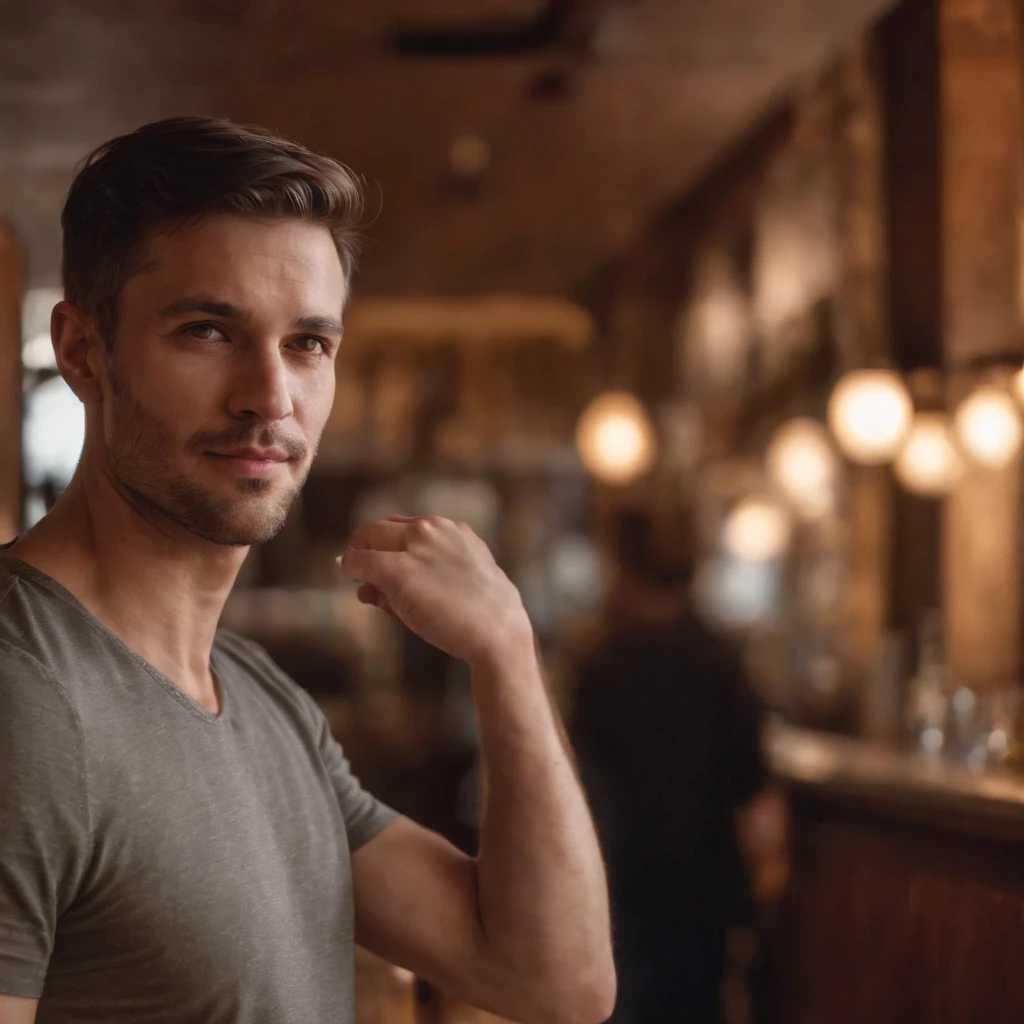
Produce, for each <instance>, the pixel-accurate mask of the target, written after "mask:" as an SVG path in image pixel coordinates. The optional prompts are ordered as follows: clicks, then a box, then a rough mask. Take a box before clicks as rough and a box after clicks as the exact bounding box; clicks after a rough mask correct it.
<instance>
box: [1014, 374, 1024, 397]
mask: <svg viewBox="0 0 1024 1024" xmlns="http://www.w3.org/2000/svg"><path fill="white" fill-rule="evenodd" d="M1013 393H1014V394H1015V395H1016V396H1017V401H1018V402H1020V403H1022V404H1024V370H1018V371H1017V372H1016V373H1015V374H1014V375H1013Z"/></svg>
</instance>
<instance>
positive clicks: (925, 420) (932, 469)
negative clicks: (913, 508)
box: [895, 412, 963, 497]
mask: <svg viewBox="0 0 1024 1024" xmlns="http://www.w3.org/2000/svg"><path fill="white" fill-rule="evenodd" d="M895 470H896V479H897V480H899V482H900V483H901V484H902V485H903V486H904V487H905V488H906V489H907V490H908V491H912V492H913V493H915V494H922V495H926V496H928V497H938V496H940V495H942V494H948V493H949V491H951V490H952V489H953V487H954V485H955V484H956V482H957V480H959V478H960V474H961V473H962V472H963V462H962V460H961V458H960V453H959V452H958V451H957V448H956V445H955V444H954V443H953V438H952V436H951V430H950V426H949V417H948V416H946V414H945V413H942V412H919V413H918V414H917V415H916V416H915V417H914V422H913V424H912V425H911V427H910V434H909V435H908V436H907V443H906V444H905V445H904V446H903V450H902V451H901V452H900V454H899V455H898V456H897V458H896V465H895Z"/></svg>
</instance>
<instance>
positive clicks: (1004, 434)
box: [956, 385, 1024, 469]
mask: <svg viewBox="0 0 1024 1024" xmlns="http://www.w3.org/2000/svg"><path fill="white" fill-rule="evenodd" d="M956 432H957V437H958V438H959V439H960V444H961V446H962V447H963V449H964V451H965V452H967V454H968V455H969V456H970V457H971V458H972V459H974V461H975V462H978V463H980V464H981V465H982V466H988V467H989V468H990V469H1000V468H1001V467H1003V466H1006V465H1008V464H1009V463H1010V461H1011V460H1012V459H1013V457H1014V456H1015V455H1016V454H1017V452H1018V451H1019V450H1020V445H1021V437H1022V433H1024V431H1022V428H1021V421H1020V414H1019V413H1018V412H1017V408H1016V406H1015V405H1014V404H1013V399H1012V398H1010V396H1009V395H1008V394H1007V393H1006V392H1005V391H1003V390H1002V389H1001V388H997V387H993V386H991V385H986V386H984V387H980V388H978V390H977V391H975V392H974V393H973V394H971V395H969V396H968V397H967V398H966V399H964V401H963V402H962V403H961V404H960V408H959V409H957V411H956Z"/></svg>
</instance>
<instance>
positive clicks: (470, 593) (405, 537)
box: [338, 515, 533, 665]
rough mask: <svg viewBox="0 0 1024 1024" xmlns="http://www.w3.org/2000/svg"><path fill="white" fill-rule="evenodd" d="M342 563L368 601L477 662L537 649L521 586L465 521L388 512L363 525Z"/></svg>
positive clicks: (426, 637) (450, 651) (443, 647)
mask: <svg viewBox="0 0 1024 1024" xmlns="http://www.w3.org/2000/svg"><path fill="white" fill-rule="evenodd" d="M338 564H339V565H340V567H341V570H342V571H343V572H344V573H345V574H346V575H347V576H351V577H353V578H354V579H356V580H358V581H359V582H360V583H361V584H362V585H361V586H360V587H359V590H358V597H359V600H360V601H362V602H363V603H364V604H374V605H376V606H377V607H378V608H382V609H383V610H384V611H386V612H388V613H390V614H391V615H393V616H394V617H395V618H396V619H398V620H399V621H400V622H403V623H404V624H405V625H406V626H408V627H409V629H411V630H412V631H413V632H414V633H416V634H418V635H419V636H421V637H422V638H423V639H424V640H426V641H427V642H428V643H431V644H433V645H434V646H435V647H439V648H440V649H441V650H442V651H445V652H447V653H448V654H450V655H452V656H453V657H456V658H461V659H462V660H463V661H467V662H469V663H470V664H471V665H472V664H475V663H478V662H482V661H486V660H488V659H493V658H495V657H499V656H501V654H502V653H503V652H504V651H508V650H510V649H512V648H521V646H522V645H523V644H527V645H529V648H530V649H532V647H533V629H532V627H531V626H530V620H529V618H528V617H527V614H526V610H525V608H524V607H523V602H522V598H521V597H520V595H519V591H518V590H516V588H515V586H514V585H513V584H512V581H511V580H510V579H509V578H508V577H507V576H506V575H505V573H504V572H502V570H501V569H500V568H499V567H498V565H497V563H496V562H495V561H494V557H493V555H492V554H491V552H490V550H489V549H488V547H487V545H486V544H485V543H484V542H483V541H482V540H481V539H480V538H479V537H478V536H477V535H476V534H475V533H474V532H473V531H472V530H471V529H470V528H469V527H468V526H467V525H466V524H465V523H454V522H452V521H451V520H450V519H441V518H438V517H436V516H428V517H411V516H397V515H396V516H388V518H387V519H382V520H380V521H379V522H376V523H372V524H370V525H369V526H365V527H363V528H362V529H360V530H357V531H356V533H355V534H354V535H353V536H352V539H351V541H350V542H349V546H348V548H347V549H346V550H345V553H344V554H343V555H342V556H341V558H339V559H338Z"/></svg>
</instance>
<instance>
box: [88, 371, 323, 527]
mask: <svg viewBox="0 0 1024 1024" xmlns="http://www.w3.org/2000/svg"><path fill="white" fill-rule="evenodd" d="M109 365H110V380H111V388H112V391H113V407H112V415H111V433H110V436H109V437H108V438H107V439H106V449H107V461H108V464H109V466H110V470H111V473H112V474H113V475H114V479H115V480H116V481H117V482H118V484H119V485H120V486H121V487H123V488H124V489H125V490H126V491H127V492H128V493H129V494H131V495H132V497H133V498H134V499H135V500H136V501H138V502H139V503H140V504H142V505H144V506H146V507H148V508H150V509H152V510H154V511H156V512H158V513H159V514H160V515H162V516H164V517H165V518H167V519H168V520H170V521H171V522H172V523H174V524H175V525H177V526H180V527H181V528H182V529H184V530H187V531H188V532H189V533H191V534H193V535H195V536H196V537H200V538H202V539H203V540H206V541H209V542H210V543H212V544H219V545H222V546H225V547H248V546H249V545H252V544H262V543H265V542H266V541H268V540H270V539H271V538H273V537H274V536H276V535H277V533H278V532H279V531H280V530H281V528H282V527H283V526H284V524H285V520H286V519H287V518H288V512H289V510H290V509H291V506H292V504H293V502H294V501H295V498H296V497H297V496H298V493H299V491H300V490H301V489H302V485H303V484H304V483H305V478H306V476H307V475H308V472H309V470H308V468H307V470H306V473H304V474H303V477H302V479H301V480H299V481H298V482H297V483H296V484H295V485H294V486H293V487H290V488H287V489H286V490H285V491H284V492H283V493H282V494H280V495H279V496H277V497H273V496H271V495H270V494H269V493H268V492H270V491H271V490H272V488H273V483H272V481H270V480H265V479H259V478H244V477H242V478H238V479H237V480H235V481H234V489H235V492H236V494H237V496H238V497H237V499H236V500H232V499H230V498H227V499H225V498H219V497H217V496H216V495H214V494H212V493H210V491H209V490H207V489H206V488H204V487H203V486H202V485H201V484H200V483H199V482H198V481H196V480H194V479H192V478H191V477H189V476H188V475H186V474H184V473H180V472H179V473H174V472H173V471H172V470H171V469H170V467H171V466H172V465H174V462H175V456H176V455H177V454H178V453H179V452H180V451H181V449H182V443H181V442H180V441H179V440H178V439H177V438H176V437H175V436H174V434H173V433H172V432H171V431H170V430H168V429H167V427H166V426H165V425H164V424H163V423H162V422H161V421H160V420H158V419H157V418H156V417H154V416H152V415H150V413H148V412H147V411H146V410H145V409H144V408H143V407H142V406H141V404H140V403H139V402H138V401H137V399H136V398H135V396H134V395H133V394H132V393H131V390H130V388H129V387H128V383H127V381H125V380H124V378H123V377H122V376H121V375H120V373H119V372H118V370H117V368H116V366H115V364H114V360H113V358H111V359H110V360H109ZM269 434H270V432H269V431H268V430H267V428H266V427H265V426H261V425H259V424H251V425H247V424H239V426H238V428H237V429H236V430H234V431H232V432H231V436H230V437H228V436H226V435H225V432H223V431H222V432H220V434H218V435H217V437H216V438H212V437H209V436H205V435H195V436H193V437H192V438H191V439H190V440H189V441H187V442H185V444H184V448H185V450H186V451H188V452H193V453H195V454H197V455H199V452H200V451H202V450H204V448H203V446H204V445H207V446H208V445H210V444H211V443H218V444H219V446H222V447H241V446H246V445H265V446H270V445H273V444H280V443H281V441H282V440H283V439H279V438H276V437H273V436H268V435H269ZM284 447H285V449H286V450H287V451H288V452H289V455H291V456H292V457H293V458H296V459H298V458H301V457H304V455H305V446H304V445H301V444H300V443H298V442H296V441H294V440H291V439H289V440H288V442H287V443H286V444H284ZM199 457H202V456H199ZM309 461H310V462H311V461H312V460H309ZM261 495H265V496H266V497H264V498H263V500H260V498H261Z"/></svg>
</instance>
